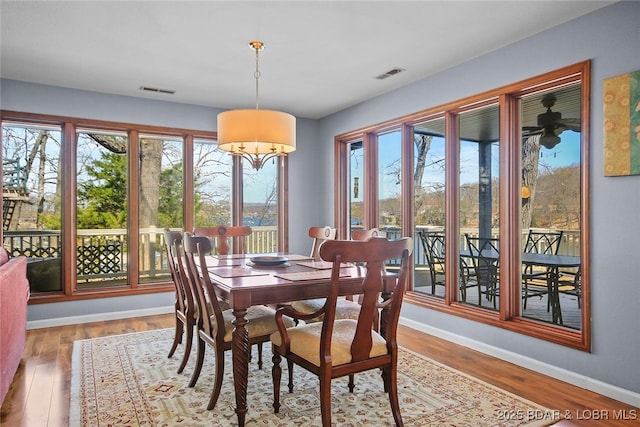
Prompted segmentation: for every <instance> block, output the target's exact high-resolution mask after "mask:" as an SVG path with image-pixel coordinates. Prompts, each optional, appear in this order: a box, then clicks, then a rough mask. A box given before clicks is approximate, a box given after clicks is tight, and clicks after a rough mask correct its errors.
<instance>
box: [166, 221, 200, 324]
mask: <svg viewBox="0 0 640 427" xmlns="http://www.w3.org/2000/svg"><path fill="white" fill-rule="evenodd" d="M164 245H165V249H166V253H167V262H168V263H169V270H170V271H171V279H172V280H173V286H174V288H175V291H176V302H175V305H176V310H179V311H181V312H182V313H184V314H186V313H187V310H188V309H189V308H190V310H189V311H190V312H191V311H192V310H193V309H194V308H195V301H194V299H193V294H192V293H191V289H190V288H189V284H188V283H185V280H184V277H183V276H182V275H181V274H180V270H179V265H181V264H182V260H183V251H182V232H180V231H171V230H169V229H168V228H167V229H165V230H164Z"/></svg>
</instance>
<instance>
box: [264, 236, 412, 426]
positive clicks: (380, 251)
mask: <svg viewBox="0 0 640 427" xmlns="http://www.w3.org/2000/svg"><path fill="white" fill-rule="evenodd" d="M412 249H413V239H411V238H410V237H404V238H401V239H398V240H391V241H390V240H387V239H386V238H382V237H377V238H375V237H374V238H371V239H369V240H367V241H349V240H333V241H327V242H325V243H324V244H323V245H322V246H321V247H320V255H321V257H322V259H324V260H327V261H330V262H332V263H333V266H332V270H331V287H330V289H329V295H328V297H327V299H326V303H325V304H324V306H322V307H321V309H320V310H318V311H317V312H316V313H311V314H307V315H304V316H302V317H301V318H300V319H301V320H306V319H309V318H314V317H318V316H320V315H322V316H323V321H322V322H316V323H310V324H305V325H303V326H298V327H296V328H290V327H287V325H286V322H284V318H285V316H290V317H294V318H295V317H296V316H298V315H299V314H300V313H298V312H296V311H295V310H293V309H292V308H291V307H282V308H280V309H278V311H277V312H276V323H277V325H278V331H277V332H275V333H273V334H272V335H271V342H272V348H273V370H272V373H273V395H274V402H273V408H274V411H275V412H276V413H277V412H279V410H280V379H281V376H282V369H281V368H280V362H281V358H282V357H284V358H285V359H287V362H291V361H293V363H294V364H297V365H299V366H301V367H303V368H304V369H306V370H308V371H309V372H311V373H313V374H315V375H317V376H318V378H319V383H320V412H321V415H322V425H323V426H325V427H329V426H331V381H332V380H333V379H334V378H339V377H343V376H349V377H352V376H353V375H354V374H355V373H358V372H363V371H367V370H371V369H381V372H382V379H383V382H384V391H385V392H386V393H388V395H389V402H390V405H391V411H392V413H393V418H394V420H395V424H396V426H402V425H403V422H402V416H401V413H400V405H399V402H398V388H397V363H398V343H397V340H396V331H397V327H398V319H399V317H400V307H401V304H402V299H403V294H404V291H405V288H406V285H407V280H408V264H409V255H410V254H411V251H412ZM398 259H400V260H401V261H400V269H399V271H398V279H397V280H393V281H385V280H384V272H385V263H386V261H389V260H398ZM345 262H350V263H355V264H362V265H364V266H365V277H364V278H363V280H362V284H361V288H360V290H361V293H362V294H363V296H364V297H363V298H362V306H361V309H360V314H359V316H358V319H336V318H335V315H336V303H337V301H338V294H339V289H340V280H341V279H340V267H341V264H342V263H345ZM383 284H386V285H388V286H393V288H392V289H385V290H384V293H383V295H384V296H385V298H384V300H383V301H382V302H380V301H379V297H380V295H381V291H382V290H383ZM378 309H383V310H384V312H383V319H384V321H383V322H382V325H383V327H382V328H381V331H380V332H376V331H375V330H373V329H372V328H371V323H372V321H373V319H374V316H375V313H376V312H377V311H378ZM292 391H293V377H292V375H291V372H289V392H292ZM353 391H354V390H353V387H352V384H351V381H350V382H349V392H350V393H353ZM362 398H363V399H364V398H366V397H365V396H364V395H363V396H362Z"/></svg>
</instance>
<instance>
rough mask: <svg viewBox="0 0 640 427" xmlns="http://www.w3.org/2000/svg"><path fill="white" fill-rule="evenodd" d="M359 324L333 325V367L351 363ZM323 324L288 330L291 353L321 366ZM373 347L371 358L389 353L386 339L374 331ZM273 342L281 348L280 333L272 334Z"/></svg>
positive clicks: (345, 322) (337, 321)
mask: <svg viewBox="0 0 640 427" xmlns="http://www.w3.org/2000/svg"><path fill="white" fill-rule="evenodd" d="M357 325H358V322H357V321H356V320H353V319H340V320H336V321H335V322H334V324H333V334H332V336H331V360H332V364H333V366H338V365H343V364H345V363H350V362H351V344H352V343H353V339H354V337H355V334H356V327H357ZM321 331H322V323H319V322H317V323H310V324H308V325H303V326H297V327H295V328H291V329H287V333H288V335H289V339H290V340H291V344H290V347H289V349H290V352H291V353H294V354H297V355H298V356H300V357H302V358H303V359H305V360H308V361H309V362H311V363H313V364H314V365H315V366H320V333H321ZM371 338H372V341H373V346H372V347H371V352H370V353H369V357H377V356H383V355H385V354H387V353H388V351H387V343H386V341H385V339H384V338H383V337H382V336H380V334H378V333H377V332H375V331H374V330H371ZM271 342H273V343H274V344H275V345H277V346H280V345H281V344H282V337H281V336H280V333H279V332H274V333H273V334H271Z"/></svg>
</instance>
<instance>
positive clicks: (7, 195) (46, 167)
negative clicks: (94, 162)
mask: <svg viewBox="0 0 640 427" xmlns="http://www.w3.org/2000/svg"><path fill="white" fill-rule="evenodd" d="M61 140H62V139H61V131H60V128H59V127H50V126H46V127H45V126H33V125H22V124H15V123H4V124H3V126H2V150H3V152H2V167H3V176H2V183H3V185H2V188H3V206H2V208H3V215H2V217H3V224H2V227H3V229H4V232H3V236H4V242H3V245H4V248H5V249H6V250H7V252H9V255H10V256H11V257H15V256H19V255H24V256H26V257H28V258H30V260H29V263H28V264H27V278H28V279H29V284H30V288H31V292H34V293H36V292H54V291H61V290H62V276H61V271H62V269H61V266H62V263H61V259H62V258H61V257H62V240H61V226H62V211H61V202H60V201H61V175H60V173H61V170H62V168H61V165H60V161H61V156H60V153H61Z"/></svg>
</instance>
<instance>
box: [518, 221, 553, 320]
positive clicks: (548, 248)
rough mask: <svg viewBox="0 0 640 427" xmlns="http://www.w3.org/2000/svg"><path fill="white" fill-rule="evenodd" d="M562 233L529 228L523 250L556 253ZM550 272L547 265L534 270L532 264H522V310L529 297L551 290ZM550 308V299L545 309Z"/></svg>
mask: <svg viewBox="0 0 640 427" xmlns="http://www.w3.org/2000/svg"><path fill="white" fill-rule="evenodd" d="M562 234H563V231H562V230H559V231H539V230H534V229H529V233H528V234H527V240H526V241H525V244H524V250H523V252H525V253H536V254H552V255H557V254H558V250H559V249H560V243H561V242H562ZM551 274H552V271H551V269H550V268H549V267H547V268H545V269H543V270H536V269H535V266H533V265H526V266H524V269H523V272H522V308H523V309H524V310H526V308H527V300H528V299H529V298H533V297H536V296H537V297H540V298H542V296H543V295H548V294H549V293H550V292H551V289H550V275H551ZM550 308H551V304H550V301H547V311H549V310H550Z"/></svg>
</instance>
